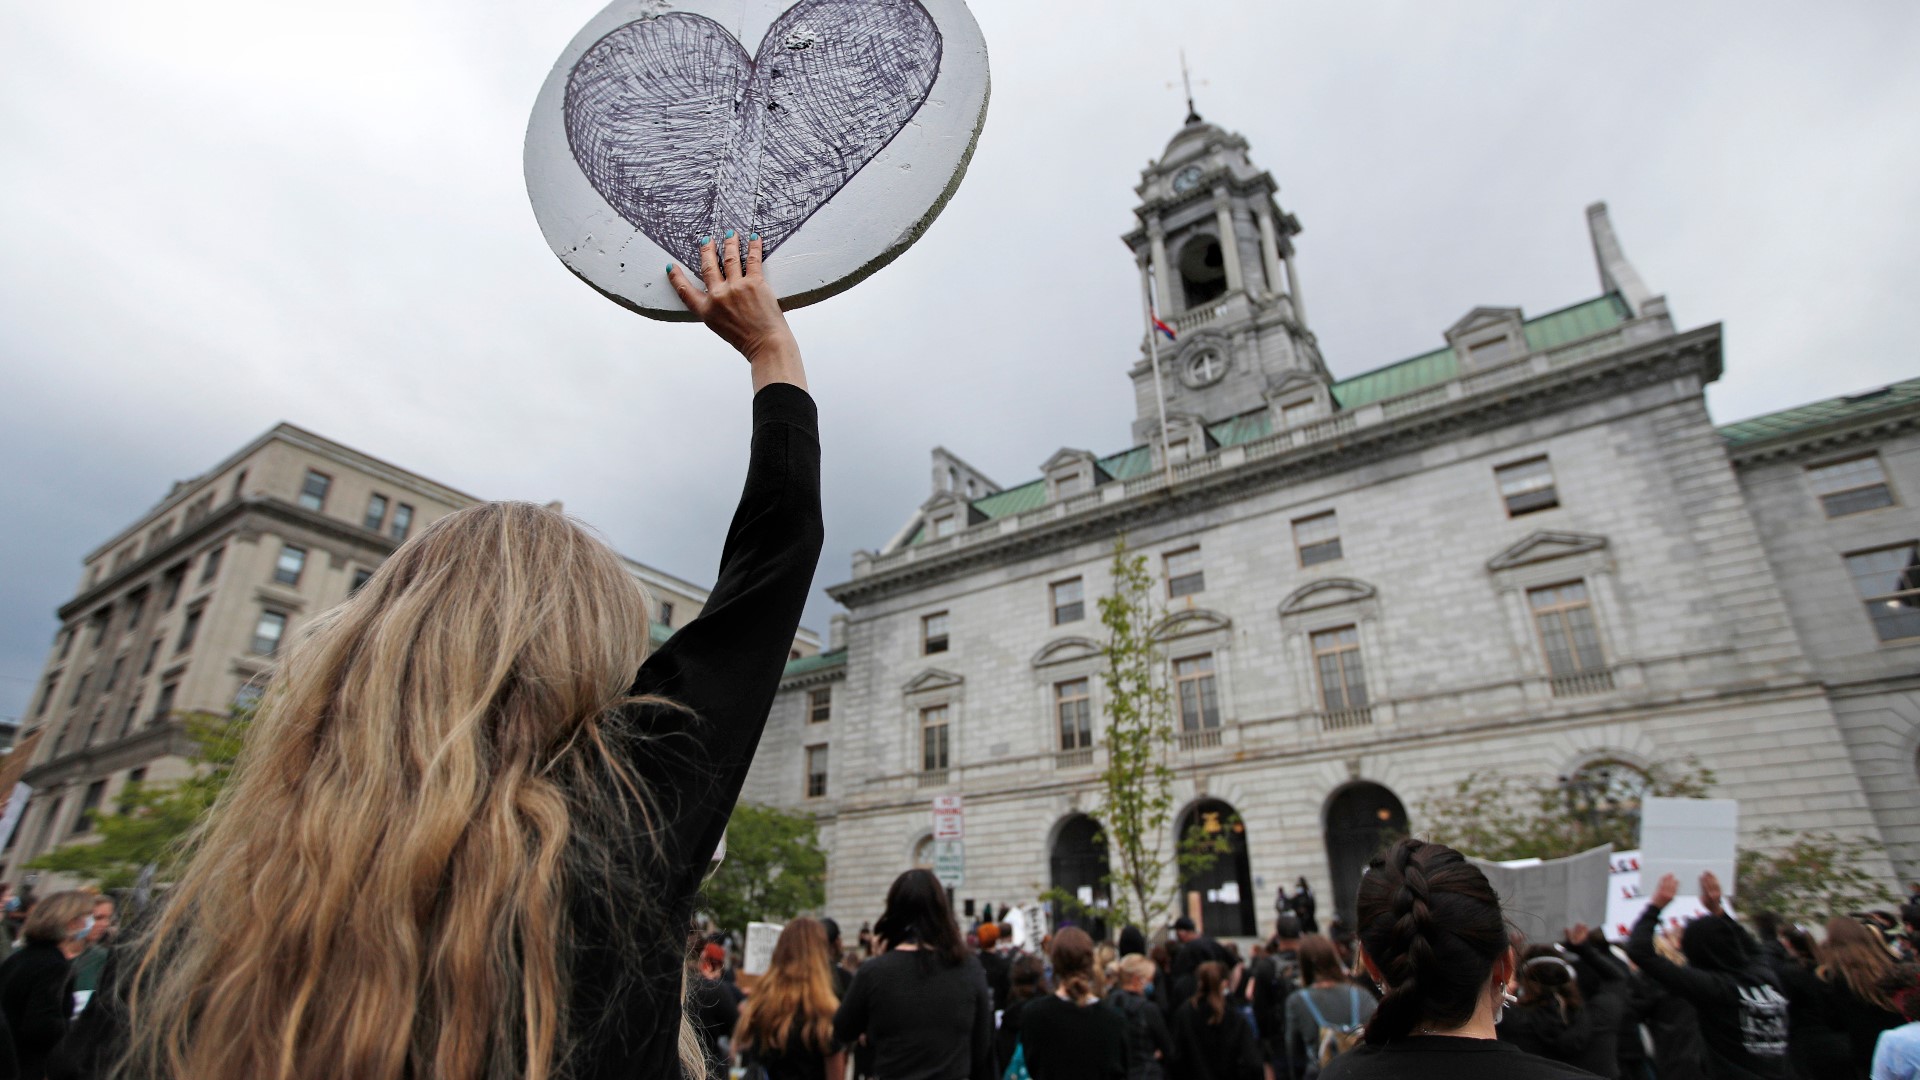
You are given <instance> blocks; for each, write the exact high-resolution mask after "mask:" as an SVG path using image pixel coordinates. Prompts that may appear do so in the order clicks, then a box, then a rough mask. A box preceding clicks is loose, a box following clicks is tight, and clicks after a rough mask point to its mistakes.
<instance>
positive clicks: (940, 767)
mask: <svg viewBox="0 0 1920 1080" xmlns="http://www.w3.org/2000/svg"><path fill="white" fill-rule="evenodd" d="M947 750H948V746H947V707H946V706H945V705H935V706H933V707H932V708H927V709H921V710H920V771H921V772H944V771H946V769H947V767H948V765H947V762H948V756H947Z"/></svg>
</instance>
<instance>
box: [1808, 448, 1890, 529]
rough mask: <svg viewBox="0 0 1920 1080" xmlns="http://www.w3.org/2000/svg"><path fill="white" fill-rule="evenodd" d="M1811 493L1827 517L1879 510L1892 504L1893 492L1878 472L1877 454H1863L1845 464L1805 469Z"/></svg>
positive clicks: (1842, 462)
mask: <svg viewBox="0 0 1920 1080" xmlns="http://www.w3.org/2000/svg"><path fill="white" fill-rule="evenodd" d="M1807 479H1808V481H1809V482H1811V483H1812V484H1813V493H1814V494H1815V495H1818V496H1820V506H1821V509H1823V510H1825V511H1826V512H1827V516H1828V517H1830V518H1836V517H1844V516H1846V515H1847V514H1857V513H1860V512H1861V511H1862V510H1878V509H1880V508H1881V507H1883V506H1892V505H1893V489H1892V488H1890V487H1888V486H1887V474H1886V473H1884V472H1882V471H1881V469H1880V455H1878V454H1864V455H1862V456H1860V457H1856V458H1848V459H1847V460H1845V461H1834V462H1829V463H1827V464H1825V465H1815V466H1812V467H1811V468H1809V469H1808V470H1807Z"/></svg>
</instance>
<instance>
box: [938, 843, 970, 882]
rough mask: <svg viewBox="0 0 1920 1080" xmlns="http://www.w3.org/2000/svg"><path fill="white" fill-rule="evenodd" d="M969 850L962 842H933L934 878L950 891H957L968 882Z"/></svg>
mask: <svg viewBox="0 0 1920 1080" xmlns="http://www.w3.org/2000/svg"><path fill="white" fill-rule="evenodd" d="M966 874H967V849H966V845H965V843H964V842H963V841H960V840H935V841H934V842H933V876H934V877H936V878H939V879H940V884H942V885H945V886H946V887H947V888H949V889H957V888H959V887H960V883H961V882H962V881H964V880H966Z"/></svg>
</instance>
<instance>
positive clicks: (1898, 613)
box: [1847, 543, 1920, 641]
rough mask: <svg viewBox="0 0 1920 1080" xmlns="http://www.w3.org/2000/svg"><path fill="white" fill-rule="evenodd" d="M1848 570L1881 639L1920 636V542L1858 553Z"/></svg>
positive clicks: (1892, 639)
mask: <svg viewBox="0 0 1920 1080" xmlns="http://www.w3.org/2000/svg"><path fill="white" fill-rule="evenodd" d="M1847 572H1848V573H1849V574H1851V575H1852V576H1853V587H1854V589H1855V590H1856V591H1858V592H1859V594H1860V599H1861V601H1862V602H1863V603H1865V604H1866V607H1867V617H1868V618H1869V619H1871V620H1873V629H1874V632H1875V633H1876V634H1878V635H1880V640H1881V641H1902V640H1905V639H1907V638H1916V637H1920V543H1906V544H1898V545H1895V546H1893V547H1887V548H1880V549H1879V550H1877V551H1861V552H1855V553H1854V554H1852V555H1849V556H1847Z"/></svg>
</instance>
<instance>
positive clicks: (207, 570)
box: [200, 546, 227, 585]
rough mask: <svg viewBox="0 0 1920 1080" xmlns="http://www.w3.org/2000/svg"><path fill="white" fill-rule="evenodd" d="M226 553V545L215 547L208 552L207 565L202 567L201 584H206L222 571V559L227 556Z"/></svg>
mask: <svg viewBox="0 0 1920 1080" xmlns="http://www.w3.org/2000/svg"><path fill="white" fill-rule="evenodd" d="M226 553H227V549H226V548H225V547H224V546H223V547H217V548H214V549H213V550H212V551H209V552H207V562H206V565H205V566H202V567H201V568H200V584H202V585H205V584H206V583H207V582H209V581H212V580H213V579H214V577H215V576H216V575H218V574H219V573H220V560H221V559H222V558H223V557H225V555H226Z"/></svg>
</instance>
